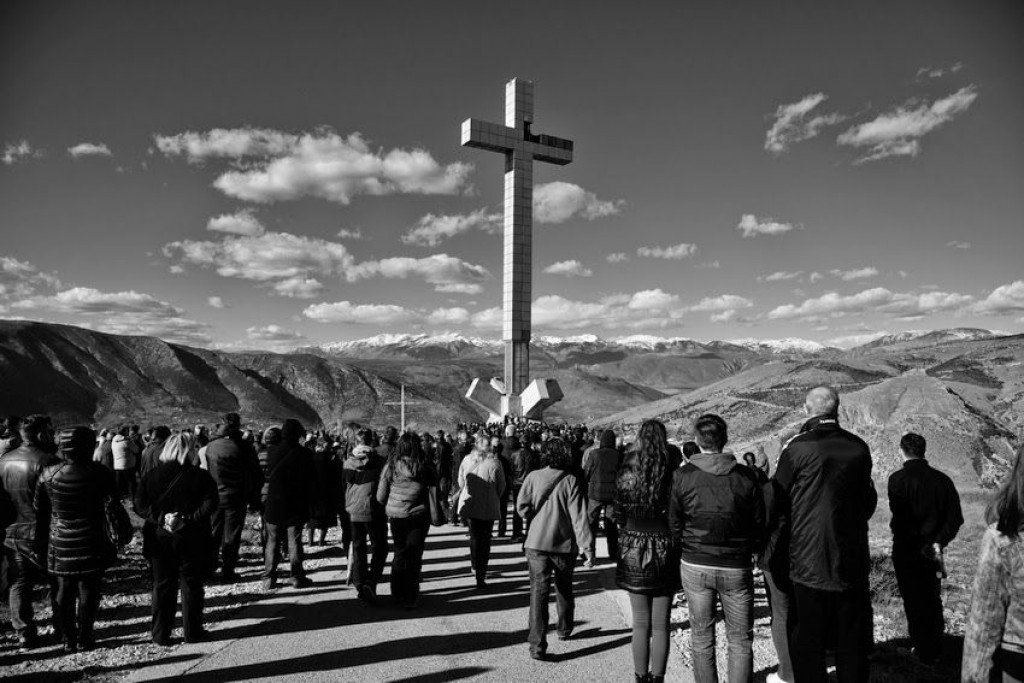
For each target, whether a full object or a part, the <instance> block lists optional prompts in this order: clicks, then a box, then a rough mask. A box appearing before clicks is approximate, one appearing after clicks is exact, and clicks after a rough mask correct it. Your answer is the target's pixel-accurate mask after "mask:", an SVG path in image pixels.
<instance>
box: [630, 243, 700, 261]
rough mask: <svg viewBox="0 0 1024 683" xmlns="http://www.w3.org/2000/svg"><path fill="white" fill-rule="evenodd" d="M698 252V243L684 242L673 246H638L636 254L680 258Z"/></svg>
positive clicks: (645, 256) (650, 256) (648, 256)
mask: <svg viewBox="0 0 1024 683" xmlns="http://www.w3.org/2000/svg"><path fill="white" fill-rule="evenodd" d="M696 253H697V245H696V244H688V243H686V242H682V243H680V244H676V245H673V246H671V247H637V250H636V255H637V256H642V257H644V258H661V259H671V260H680V259H684V258H687V257H689V256H693V255H694V254H696Z"/></svg>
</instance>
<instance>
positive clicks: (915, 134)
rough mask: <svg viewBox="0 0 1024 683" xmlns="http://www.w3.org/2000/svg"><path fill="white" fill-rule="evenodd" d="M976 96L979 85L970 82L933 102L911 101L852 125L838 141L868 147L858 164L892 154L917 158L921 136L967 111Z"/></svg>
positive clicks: (857, 161)
mask: <svg viewBox="0 0 1024 683" xmlns="http://www.w3.org/2000/svg"><path fill="white" fill-rule="evenodd" d="M977 97H978V90H977V88H976V87H975V86H973V85H969V86H967V87H965V88H961V89H960V90H958V91H956V92H955V93H953V94H951V95H947V96H946V97H943V98H942V99H939V100H936V101H934V102H932V103H931V104H928V103H927V102H916V101H910V102H907V103H905V104H903V105H901V106H899V107H896V108H895V109H893V110H892V111H890V112H887V113H885V114H880V115H879V116H877V117H876V118H875V119H873V120H871V121H868V122H867V123H862V124H859V125H856V126H853V127H852V128H850V129H849V130H847V131H846V132H844V133H842V134H840V135H839V137H838V138H836V141H837V142H838V143H839V144H840V145H848V146H850V147H866V148H868V149H867V152H866V154H865V155H864V156H863V157H860V158H859V159H857V160H856V161H855V162H854V163H858V164H859V163H865V162H868V161H876V160H878V159H885V158H887V157H892V156H910V157H915V156H917V154H918V153H919V152H920V150H921V145H920V141H919V139H920V138H921V137H923V136H925V135H927V134H928V133H930V132H932V131H933V130H935V129H937V128H939V127H940V126H942V125H944V124H946V123H949V122H950V121H952V120H953V119H954V118H955V117H956V116H958V115H959V114H962V113H963V112H965V111H967V109H968V107H970V106H971V104H972V103H973V102H974V100H975V99H977Z"/></svg>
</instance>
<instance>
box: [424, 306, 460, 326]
mask: <svg viewBox="0 0 1024 683" xmlns="http://www.w3.org/2000/svg"><path fill="white" fill-rule="evenodd" d="M469 319H470V315H469V311H467V310H466V309H465V308H460V307H458V306H455V307H453V308H438V309H435V310H433V311H431V312H430V313H429V314H428V315H427V316H426V318H425V321H426V322H427V323H428V324H430V325H465V324H466V323H468V322H469Z"/></svg>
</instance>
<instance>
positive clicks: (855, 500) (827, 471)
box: [775, 416, 878, 591]
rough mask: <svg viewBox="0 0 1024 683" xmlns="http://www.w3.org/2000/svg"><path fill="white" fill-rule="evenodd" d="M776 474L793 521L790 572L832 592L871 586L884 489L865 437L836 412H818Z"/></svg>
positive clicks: (790, 445) (801, 581)
mask: <svg viewBox="0 0 1024 683" xmlns="http://www.w3.org/2000/svg"><path fill="white" fill-rule="evenodd" d="M775 481H777V482H778V483H779V489H778V491H779V493H780V495H781V496H782V498H783V501H782V504H783V505H784V510H786V511H787V512H788V514H789V520H790V523H789V525H790V546H789V568H790V578H791V579H792V580H793V581H794V582H795V583H799V584H802V585H804V586H807V587H809V588H814V589H817V590H826V591H845V590H849V589H851V588H855V587H856V588H861V587H864V586H866V585H867V580H868V568H869V566H870V555H869V551H868V520H869V519H871V515H872V514H874V512H875V505H876V504H877V502H878V494H877V493H876V492H875V486H874V483H873V482H872V479H871V451H870V449H869V448H868V445H867V444H866V443H864V441H863V439H861V438H860V437H858V436H856V435H854V434H851V433H850V432H848V431H846V430H845V429H843V428H842V427H840V426H839V421H838V420H837V419H836V418H834V417H827V416H819V417H815V418H811V419H810V420H808V421H807V422H806V423H804V426H803V428H802V429H801V433H800V434H798V435H796V436H795V437H793V438H792V439H790V441H789V443H788V444H786V447H785V448H784V449H783V451H782V454H781V455H780V456H779V463H778V466H777V467H776V470H775Z"/></svg>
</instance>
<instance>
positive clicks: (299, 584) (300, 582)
mask: <svg viewBox="0 0 1024 683" xmlns="http://www.w3.org/2000/svg"><path fill="white" fill-rule="evenodd" d="M312 585H313V579H311V578H309V577H308V576H296V577H294V578H293V579H292V588H309V587H310V586H312Z"/></svg>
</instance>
